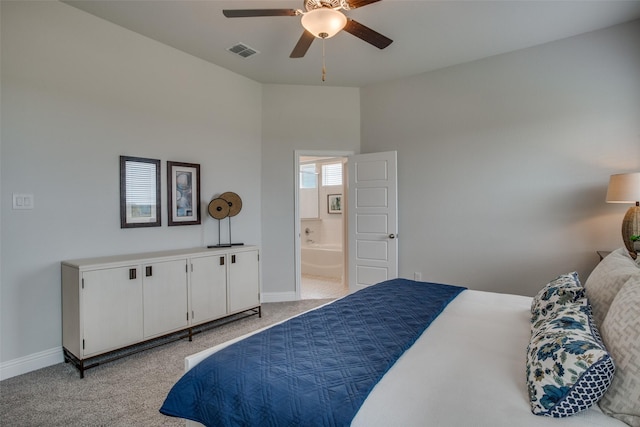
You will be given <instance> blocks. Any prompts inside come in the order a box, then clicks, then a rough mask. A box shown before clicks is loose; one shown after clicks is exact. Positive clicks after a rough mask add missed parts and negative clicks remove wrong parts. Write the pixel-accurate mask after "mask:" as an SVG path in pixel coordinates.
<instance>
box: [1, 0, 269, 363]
mask: <svg viewBox="0 0 640 427" xmlns="http://www.w3.org/2000/svg"><path fill="white" fill-rule="evenodd" d="M1 77H2V152H1V153H2V169H1V172H2V211H1V215H2V216H1V220H2V240H1V243H2V276H1V277H2V282H1V287H0V293H1V311H2V314H1V324H2V326H1V330H0V333H1V342H0V345H1V352H0V361H3V362H7V361H11V360H13V359H16V358H20V357H24V356H27V355H33V354H37V355H38V357H43V358H46V357H52V358H54V359H55V358H56V357H60V355H61V352H60V345H61V313H60V261H61V260H64V259H69V258H79V257H88V256H100V255H113V254H118V253H135V252H141V251H150V250H162V249H170V248H185V247H194V246H202V245H204V244H207V243H214V242H217V238H218V236H217V221H216V220H213V219H211V218H209V217H208V216H206V210H205V209H203V214H204V215H203V217H202V220H203V224H202V225H192V226H180V227H168V226H167V212H166V161H167V160H171V161H181V162H192V163H199V164H200V166H201V180H202V182H201V198H202V203H204V204H205V205H204V206H203V208H206V203H208V201H209V200H211V198H212V197H213V196H214V195H216V194H220V193H222V192H224V191H235V192H236V193H238V194H239V195H240V196H241V197H242V198H243V201H244V206H243V210H242V212H241V213H240V214H239V215H238V216H237V217H235V218H234V228H233V232H234V238H237V239H238V240H239V241H244V242H247V243H257V244H259V243H260V241H261V229H260V215H261V212H260V209H261V188H260V168H261V160H260V159H261V147H260V140H261V135H260V133H261V126H260V124H261V110H262V106H261V103H262V101H261V96H262V89H261V85H260V84H258V83H256V82H254V81H252V80H249V79H246V78H244V77H241V76H239V75H237V74H234V73H231V72H229V71H227V70H224V69H222V68H220V67H217V66H215V65H212V64H210V63H207V62H204V61H202V60H199V59H196V58H195V57H193V56H190V55H187V54H185V53H182V52H180V51H177V50H175V49H173V48H170V47H168V46H165V45H162V44H160V43H157V42H154V41H152V40H150V39H148V38H145V37H142V36H140V35H137V34H135V33H132V32H130V31H128V30H125V29H123V28H121V27H117V26H115V25H113V24H111V23H108V22H106V21H103V20H100V19H98V18H96V17H94V16H92V15H89V14H86V13H84V12H81V11H79V10H77V9H75V8H73V7H70V6H67V5H65V4H62V3H59V2H5V1H3V2H2V75H1ZM120 155H131V156H140V157H150V158H155V159H160V160H162V205H163V206H162V227H156V228H146V229H144V228H138V229H120V217H119V203H120V202H119V156H120ZM12 193H31V194H33V195H34V198H35V209H33V210H31V211H17V210H12V208H11V197H12V196H11V194H12ZM49 350H51V351H50V352H49V353H47V352H48V351H49ZM42 352H44V354H43V353H42ZM60 360H61V359H60Z"/></svg>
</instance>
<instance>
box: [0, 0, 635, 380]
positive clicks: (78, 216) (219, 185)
mask: <svg viewBox="0 0 640 427" xmlns="http://www.w3.org/2000/svg"><path fill="white" fill-rule="evenodd" d="M1 7H2V8H1V14H2V17H1V18H2V22H1V24H2V25H1V31H2V33H1V43H2V45H1V50H2V58H1V60H2V62H1V65H2V68H1V73H0V77H1V84H2V87H1V89H2V99H1V102H2V104H1V108H2V131H1V132H2V133H1V137H2V139H1V146H0V150H1V151H0V156H1V162H0V168H1V169H0V174H1V178H2V182H1V194H2V197H1V199H0V203H1V206H0V226H1V231H2V238H1V240H0V245H1V246H0V251H1V255H2V256H1V262H0V268H1V272H0V278H1V282H0V309H1V314H0V316H1V318H0V322H1V329H0V335H1V336H0V368H4V367H6V366H8V365H12V363H13V361H15V360H18V361H19V362H22V361H23V360H31V359H32V358H33V359H40V362H38V363H41V364H42V363H46V362H47V361H51V363H55V361H56V360H58V359H57V358H60V342H61V337H60V335H61V332H60V331H61V327H60V278H59V274H60V273H59V268H60V267H59V263H60V261H61V260H63V259H68V258H78V257H85V256H99V255H110V254H116V253H123V252H128V253H131V252H140V251H147V250H155V249H169V248H181V247H190V246H201V245H205V244H208V243H215V242H216V241H217V222H216V221H215V220H213V219H210V218H208V217H207V216H206V215H204V216H203V224H202V225H201V226H183V227H167V226H166V223H167V222H166V197H165V195H164V189H166V182H165V181H166V179H165V172H166V171H165V169H164V168H165V166H166V161H167V160H173V161H183V162H194V163H200V165H201V168H202V197H201V198H202V202H203V203H207V202H208V201H209V200H210V199H211V198H212V197H213V196H215V195H217V194H219V193H221V192H224V191H235V192H237V193H238V194H240V195H241V196H242V198H243V201H244V207H243V211H242V212H241V214H240V215H238V216H237V217H235V218H234V228H233V232H234V240H235V239H236V238H237V240H239V241H244V242H246V243H257V244H261V245H262V248H263V259H262V260H263V262H262V266H263V271H262V285H263V294H271V295H272V296H276V297H277V296H278V295H291V294H292V293H294V292H295V289H294V288H295V286H294V274H295V273H294V232H293V231H294V212H293V209H294V196H293V195H294V188H293V187H294V159H293V156H294V150H296V149H297V150H336V151H354V152H356V153H357V152H360V151H363V152H373V151H386V150H393V149H395V150H398V158H399V200H400V208H399V213H400V272H401V275H403V276H405V277H412V276H413V272H414V271H421V272H422V273H423V278H424V279H426V280H434V281H444V282H449V283H460V284H464V285H468V286H470V287H473V288H477V289H490V290H499V291H507V292H513V293H523V294H532V293H533V292H535V291H536V290H537V288H538V287H539V286H540V285H541V284H543V283H544V282H545V281H547V280H548V279H549V278H550V277H552V276H554V275H556V274H559V273H563V272H566V271H569V270H573V269H577V270H579V271H580V273H581V274H582V275H583V276H584V275H586V274H587V273H588V272H589V271H590V269H591V268H592V267H593V265H595V262H596V257H595V253H594V251H595V250H597V249H611V248H615V247H618V246H620V245H621V239H620V237H619V227H620V222H621V220H622V215H623V213H624V211H625V209H626V206H621V205H607V204H605V203H604V193H605V189H606V183H607V179H608V176H609V175H610V174H612V173H616V172H624V171H632V170H640V122H638V117H640V87H639V85H640V81H639V79H638V75H640V58H639V55H640V52H639V51H638V49H637V46H638V45H640V40H639V34H640V30H639V24H638V23H637V22H636V23H634V24H632V25H624V26H619V27H614V28H612V29H609V30H604V31H600V32H596V33H592V34H588V35H584V36H580V37H576V38H573V39H569V40H565V41H560V42H555V43H551V44H548V45H545V46H541V47H537V48H531V49H527V50H524V51H520V52H516V53H512V54H507V55H502V56H497V57H494V58H489V59H486V60H482V61H477V62H474V63H469V64H466V65H461V66H457V67H452V68H449V69H446V70H441V71H436V72H432V73H428V74H425V75H421V76H417V77H414V78H409V79H405V80H402V81H397V82H390V83H386V84H380V85H375V86H371V87H367V88H363V89H355V88H331V87H304V86H302V87H300V86H281V85H260V84H258V83H256V82H253V81H251V80H248V79H246V78H243V77H241V76H238V75H236V74H234V73H231V72H229V71H226V70H224V69H221V68H219V67H216V66H214V65H212V64H209V63H206V62H204V61H201V60H198V59H196V58H194V57H192V56H189V55H187V54H184V53H181V52H179V51H177V50H175V49H172V48H170V47H167V46H164V45H162V44H159V43H156V42H154V41H152V40H150V39H147V38H145V37H142V36H140V35H137V34H135V33H132V32H130V31H128V30H125V29H123V28H120V27H117V26H115V25H113V24H110V23H108V22H106V21H102V20H100V19H98V18H95V17H93V16H92V15H88V14H86V13H84V12H81V11H79V10H77V9H75V8H72V7H70V6H67V5H65V4H62V3H58V2H6V1H3V2H1ZM361 140H362V143H361V142H360V141H361ZM361 144H362V150H361ZM120 155H133V156H142V157H152V158H157V159H161V160H162V161H163V170H162V177H163V179H162V181H163V184H162V185H163V187H162V188H163V210H162V215H163V226H162V227H158V228H151V229H129V230H122V229H120V228H119V188H118V185H119V180H118V157H119V156H120ZM12 193H31V194H33V195H34V197H35V209H33V210H31V211H14V210H12V209H11V194H12ZM43 361H44V362H43ZM0 372H1V370H0Z"/></svg>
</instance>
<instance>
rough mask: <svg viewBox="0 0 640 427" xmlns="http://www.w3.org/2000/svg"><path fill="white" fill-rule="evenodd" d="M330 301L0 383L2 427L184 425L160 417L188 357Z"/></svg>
mask: <svg viewBox="0 0 640 427" xmlns="http://www.w3.org/2000/svg"><path fill="white" fill-rule="evenodd" d="M328 301H330V300H328V299H324V300H302V301H297V302H289V303H269V304H263V306H262V318H261V319H260V318H258V316H251V317H248V318H245V319H242V320H238V321H235V322H230V323H227V324H225V325H222V326H220V327H217V328H214V329H210V330H208V331H205V332H202V333H200V334H198V335H195V336H194V338H193V341H192V342H189V341H188V340H187V339H183V340H181V341H176V342H173V343H169V344H166V345H164V346H161V347H157V348H154V349H150V350H147V351H144V352H142V353H138V354H135V355H131V356H128V357H125V358H122V359H119V360H117V361H114V362H109V363H107V364H104V365H100V366H98V367H95V368H92V369H89V370H87V371H85V377H84V379H80V376H79V374H78V371H77V370H76V369H75V368H74V367H73V366H72V365H71V364H65V363H60V364H58V365H54V366H49V367H47V368H44V369H40V370H38V371H34V372H30V373H28V374H24V375H20V376H17V377H13V378H9V379H7V380H4V381H2V382H0V425H2V426H139V427H142V426H184V420H180V419H176V418H170V417H166V416H164V415H162V414H160V413H159V412H158V409H159V408H160V406H161V405H162V402H163V401H164V398H165V396H166V394H167V392H168V391H169V389H170V388H171V386H172V385H173V384H174V383H175V382H176V381H177V380H178V379H179V378H180V376H181V375H182V374H183V372H184V357H185V356H188V355H190V354H193V353H197V352H199V351H202V350H204V349H206V348H209V347H212V346H214V345H216V344H219V343H222V342H225V341H227V340H229V339H232V338H235V337H237V336H240V335H243V334H246V333H248V332H250V331H253V330H255V329H258V328H261V327H264V326H267V325H270V324H272V323H275V322H278V321H280V320H283V319H286V318H288V317H291V316H293V315H295V314H297V313H301V312H303V311H306V310H309V309H311V308H314V307H316V306H318V305H321V304H324V303H326V302H328Z"/></svg>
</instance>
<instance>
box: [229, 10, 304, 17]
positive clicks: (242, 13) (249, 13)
mask: <svg viewBox="0 0 640 427" xmlns="http://www.w3.org/2000/svg"><path fill="white" fill-rule="evenodd" d="M222 13H223V14H224V16H226V17H227V18H250V17H254V16H296V14H297V12H296V10H295V9H224V10H223V11H222Z"/></svg>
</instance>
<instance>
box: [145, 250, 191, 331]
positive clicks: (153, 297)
mask: <svg viewBox="0 0 640 427" xmlns="http://www.w3.org/2000/svg"><path fill="white" fill-rule="evenodd" d="M142 276H143V277H142V285H143V286H142V288H143V293H144V298H143V300H144V338H145V339H148V338H152V337H154V336H158V335H164V334H167V333H170V332H172V331H176V330H179V329H183V328H186V327H187V326H188V319H187V260H186V259H180V260H174V261H166V262H156V263H152V264H144V265H143V266H142Z"/></svg>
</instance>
